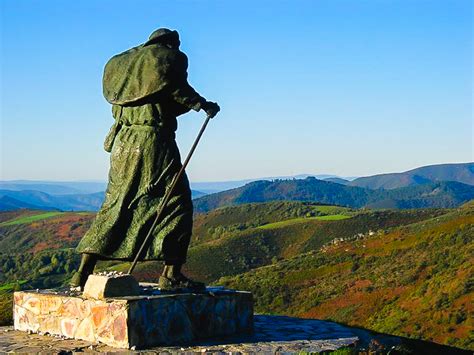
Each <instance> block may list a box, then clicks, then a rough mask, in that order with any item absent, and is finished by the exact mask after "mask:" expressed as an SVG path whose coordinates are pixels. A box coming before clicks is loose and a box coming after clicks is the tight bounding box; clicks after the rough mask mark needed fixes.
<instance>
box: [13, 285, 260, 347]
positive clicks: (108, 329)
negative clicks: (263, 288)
mask: <svg viewBox="0 0 474 355" xmlns="http://www.w3.org/2000/svg"><path fill="white" fill-rule="evenodd" d="M13 318H14V328H15V329H16V330H21V331H26V332H34V333H42V334H51V335H57V336H60V337H64V338H69V339H80V340H85V341H89V342H92V343H97V342H101V343H104V344H107V345H109V346H111V347H116V348H132V347H136V348H148V347H151V346H156V345H166V344H181V343H183V344H184V343H191V342H196V341H199V340H202V339H206V338H211V337H225V336H230V335H236V334H243V333H251V332H252V331H253V301H252V294H251V293H249V292H241V291H233V290H225V289H222V288H208V289H207V290H206V292H203V293H174V294H168V293H167V294H163V293H161V292H160V291H158V290H157V289H156V288H154V287H152V286H147V287H142V294H141V295H140V296H133V297H120V298H119V297H117V298H108V299H105V300H95V299H88V298H84V297H82V295H80V294H74V293H71V292H69V291H58V290H37V291H21V292H15V294H14V309H13Z"/></svg>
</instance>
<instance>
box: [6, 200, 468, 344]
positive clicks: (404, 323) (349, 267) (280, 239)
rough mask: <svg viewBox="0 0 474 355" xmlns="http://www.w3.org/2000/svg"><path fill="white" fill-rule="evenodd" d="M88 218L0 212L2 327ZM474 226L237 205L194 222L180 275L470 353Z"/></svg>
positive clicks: (149, 270) (288, 204) (282, 307)
mask: <svg viewBox="0 0 474 355" xmlns="http://www.w3.org/2000/svg"><path fill="white" fill-rule="evenodd" d="M428 197H429V196H428ZM93 216H94V214H92V213H71V212H68V213H62V212H56V211H53V212H42V211H28V210H23V211H14V212H4V213H0V251H1V252H0V270H2V271H3V272H2V273H0V324H5V323H8V322H11V292H12V291H13V290H14V289H20V288H43V287H56V286H59V285H63V284H65V283H67V281H68V278H69V277H70V276H71V274H72V272H73V271H74V270H75V268H76V267H77V265H78V262H79V257H78V256H77V255H76V254H75V253H74V251H73V249H72V248H73V247H74V246H75V245H76V244H77V242H78V241H79V239H80V237H81V236H82V235H83V233H84V232H85V230H86V229H87V228H88V227H89V225H90V223H91V221H92V219H93ZM473 222H474V202H472V203H470V204H466V205H465V206H463V207H460V208H457V209H450V210H449V209H409V210H367V209H353V208H347V207H340V206H331V205H320V204H316V203H312V202H299V201H272V202H264V203H250V204H240V205H236V206H230V207H223V208H218V209H214V210H212V211H210V212H208V213H197V214H196V215H195V219H194V236H193V240H192V244H191V247H190V249H189V253H188V262H187V264H186V265H185V269H186V272H187V273H188V274H189V275H190V276H191V277H195V278H197V279H201V280H205V281H207V282H208V283H211V284H216V283H218V284H222V285H226V286H230V287H236V288H242V289H249V290H251V291H253V292H254V294H255V300H256V310H257V311H258V312H264V313H275V314H286V315H296V316H304V317H314V318H327V319H333V320H336V321H339V322H344V323H348V324H350V325H356V326H361V327H365V328H368V329H373V330H377V331H381V332H385V333H391V334H398V335H406V336H410V337H418V338H422V339H427V340H430V339H433V340H434V341H437V342H440V343H445V344H451V345H455V346H461V347H465V348H469V347H472V345H471V343H470V342H472V331H473V324H472V319H473V317H472V316H473V314H472V312H473V308H472V305H471V304H472V299H473V294H472V292H473V289H472V285H473V282H472V275H473V271H474V270H473V267H472V265H473V261H474V260H473V259H472V255H474V253H473V250H472V249H473V244H472V235H474V231H473V225H474V223H473ZM127 266H128V265H127V264H126V263H120V262H111V261H109V262H101V263H100V264H99V266H98V268H99V269H114V270H122V271H126V269H127ZM160 272H161V263H157V262H146V263H140V264H139V265H138V267H137V269H136V272H135V273H134V274H135V276H136V277H137V278H138V279H140V280H146V281H156V280H157V278H158V276H159V274H160Z"/></svg>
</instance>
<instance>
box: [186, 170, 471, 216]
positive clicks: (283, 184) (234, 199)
mask: <svg viewBox="0 0 474 355" xmlns="http://www.w3.org/2000/svg"><path fill="white" fill-rule="evenodd" d="M473 198H474V186H471V185H466V184H462V183H458V182H437V183H429V184H424V185H419V186H410V187H404V188H399V189H393V190H387V191H386V190H370V189H366V188H360V187H353V186H344V185H341V184H337V183H332V182H328V181H322V180H318V179H315V178H313V177H309V178H306V179H302V180H276V181H256V182H252V183H250V184H247V185H245V186H243V187H239V188H237V189H232V190H228V191H223V192H219V193H216V194H211V195H207V196H204V197H201V198H199V199H196V200H194V208H195V210H196V211H197V212H207V211H210V210H213V209H215V208H218V207H224V206H232V205H239V204H244V203H252V202H269V201H279V200H280V201H281V200H291V201H311V202H317V203H321V204H330V205H340V206H347V207H352V208H361V207H371V208H427V207H440V208H450V207H456V206H459V205H460V204H462V203H464V202H466V201H469V200H471V199H473Z"/></svg>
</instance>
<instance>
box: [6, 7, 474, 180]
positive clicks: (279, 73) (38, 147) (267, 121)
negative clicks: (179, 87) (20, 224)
mask: <svg viewBox="0 0 474 355" xmlns="http://www.w3.org/2000/svg"><path fill="white" fill-rule="evenodd" d="M0 3H1V13H2V18H1V32H2V37H1V38H2V43H1V59H0V60H1V68H2V76H1V121H2V125H1V149H2V152H1V154H2V155H1V157H2V161H1V179H48V180H82V179H101V180H105V179H106V177H107V171H108V165H109V162H108V159H109V156H108V154H107V153H105V152H104V151H103V149H102V142H103V139H104V136H105V135H106V133H107V131H108V129H109V127H110V125H111V124H112V117H111V114H110V106H109V105H108V104H107V102H106V101H105V100H104V99H103V97H102V89H101V78H102V69H103V66H104V64H105V63H106V62H107V60H108V59H109V58H110V57H111V56H112V55H114V54H117V53H119V52H122V51H124V50H126V49H128V48H129V47H132V46H135V45H138V44H140V43H142V42H144V41H145V40H146V39H147V37H148V35H149V34H150V33H151V32H152V31H153V30H155V29H157V28H159V27H169V28H172V29H176V30H178V31H179V32H180V34H181V42H182V50H183V51H184V52H185V53H187V55H188V57H189V61H190V67H189V79H190V83H191V84H192V85H193V86H194V87H195V88H196V90H197V91H198V92H200V93H201V94H202V95H203V96H205V97H206V98H208V99H209V100H215V101H217V102H218V103H219V104H220V105H221V108H222V111H221V113H220V114H219V116H218V117H217V118H216V119H215V120H213V121H212V122H211V125H210V126H209V128H208V131H207V132H206V133H205V136H204V138H203V141H202V144H201V145H200V146H199V147H198V150H197V152H196V155H195V158H194V159H193V161H192V162H191V164H190V166H189V169H188V173H189V175H190V178H191V180H193V181H215V180H231V179H232V180H233V179H242V178H255V177H263V176H277V175H293V174H300V173H314V174H318V173H331V174H338V175H342V176H362V175H369V174H375V173H382V172H392V171H402V170H407V169H410V168H414V167H417V166H421V165H427V164H436V163H446V162H465V161H472V160H474V159H473V122H472V1H471V0H462V1H461V0H449V1H445V0H439V1H435V0H433V1H422V0H398V1H391V0H370V1H369V0H357V1H356V0H346V1H343V0H312V1H302V0H301V1H298V0H296V1H275V0H273V1H270V0H269V1H240V0H239V1H225V0H221V1H211V0H209V1H204V0H203V1H142V0H133V1H132V0H130V1H119V0H100V1H98V0H81V1H63V0H57V1H53V0H42V1H39V0H36V1H35V0H2V1H1V2H0ZM203 119H204V114H203V113H190V114H187V115H185V116H182V117H181V118H180V121H179V122H180V123H179V130H178V143H179V145H180V147H181V151H182V155H183V156H184V155H185V154H186V153H187V150H188V148H189V146H190V145H191V143H192V140H193V138H194V136H195V135H196V133H197V131H198V130H199V127H200V125H201V122H202V120H203Z"/></svg>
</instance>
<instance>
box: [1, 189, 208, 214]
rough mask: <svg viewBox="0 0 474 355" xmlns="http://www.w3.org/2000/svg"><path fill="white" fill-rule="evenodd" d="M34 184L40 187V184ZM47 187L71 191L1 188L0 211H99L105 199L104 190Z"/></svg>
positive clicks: (195, 196)
mask: <svg viewBox="0 0 474 355" xmlns="http://www.w3.org/2000/svg"><path fill="white" fill-rule="evenodd" d="M32 185H33V184H32ZM28 186H29V185H28ZM33 186H35V187H38V185H33ZM47 188H48V190H49V191H55V192H59V191H62V192H65V191H69V192H68V193H66V194H52V193H46V192H43V191H37V190H19V191H17V190H0V211H12V210H17V209H24V208H28V209H34V210H59V211H98V210H99V208H100V206H101V205H102V202H103V201H104V195H105V192H104V191H100V192H95V193H75V194H74V193H72V192H71V190H67V188H64V189H63V188H62V186H60V185H50V186H47ZM192 193H193V198H197V197H201V196H204V195H205V194H204V193H202V192H199V191H192Z"/></svg>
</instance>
